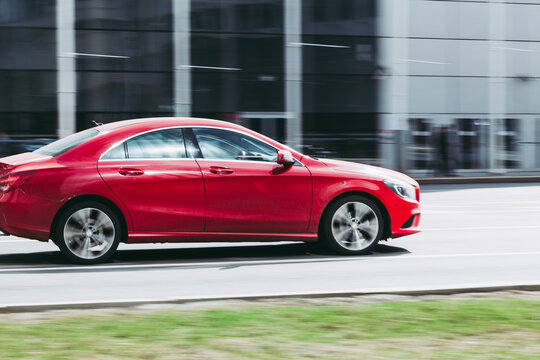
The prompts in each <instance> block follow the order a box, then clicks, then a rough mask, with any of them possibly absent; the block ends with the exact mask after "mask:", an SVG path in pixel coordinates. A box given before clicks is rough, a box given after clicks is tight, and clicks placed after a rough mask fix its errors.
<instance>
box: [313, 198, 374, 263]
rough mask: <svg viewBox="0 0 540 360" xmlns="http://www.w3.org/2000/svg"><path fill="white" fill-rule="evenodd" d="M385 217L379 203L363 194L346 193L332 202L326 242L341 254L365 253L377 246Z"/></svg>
mask: <svg viewBox="0 0 540 360" xmlns="http://www.w3.org/2000/svg"><path fill="white" fill-rule="evenodd" d="M383 229H384V218H383V216H382V214H381V210H380V209H379V207H378V206H377V205H376V204H375V203H374V202H373V201H371V200H370V199H368V198H365V197H363V196H356V195H354V196H347V197H343V198H341V199H338V200H337V201H335V202H334V203H332V204H330V205H329V208H328V209H327V211H326V212H325V217H324V219H323V224H322V232H323V234H322V235H323V236H324V240H326V245H327V246H328V247H329V248H330V249H331V250H333V251H335V252H338V253H340V254H349V255H354V254H362V253H366V252H368V251H369V250H371V249H373V248H374V247H375V246H377V243H378V242H379V240H380V239H381V237H382V234H383Z"/></svg>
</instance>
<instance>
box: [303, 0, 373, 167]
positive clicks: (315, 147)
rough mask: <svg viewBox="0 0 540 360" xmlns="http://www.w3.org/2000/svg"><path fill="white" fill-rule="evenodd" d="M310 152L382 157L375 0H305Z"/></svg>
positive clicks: (305, 92)
mask: <svg viewBox="0 0 540 360" xmlns="http://www.w3.org/2000/svg"><path fill="white" fill-rule="evenodd" d="M302 9H303V12H302V18H303V21H302V29H303V36H302V42H303V51H302V58H303V61H302V62H303V76H302V77H303V110H304V114H303V128H304V129H303V131H304V144H305V146H304V151H305V152H306V153H312V154H314V155H317V156H333V157H345V158H355V159H362V160H364V161H369V160H368V159H375V158H376V157H377V146H376V131H377V114H376V112H377V101H376V92H377V81H376V79H375V76H374V72H375V67H376V38H375V0H361V1H352V0H304V1H303V7H302Z"/></svg>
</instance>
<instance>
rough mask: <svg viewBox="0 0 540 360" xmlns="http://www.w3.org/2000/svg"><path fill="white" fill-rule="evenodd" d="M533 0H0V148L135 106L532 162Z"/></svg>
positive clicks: (420, 170)
mask: <svg viewBox="0 0 540 360" xmlns="http://www.w3.org/2000/svg"><path fill="white" fill-rule="evenodd" d="M538 19H540V1H533V0H519V1H515V2H513V1H502V0H492V1H464V0H459V1H451V0H449V1H434V0H153V1H148V0H0V155H1V156H5V155H8V154H12V153H17V152H23V151H32V150H34V149H36V148H38V147H39V146H42V145H44V144H46V143H48V142H50V141H53V140H54V139H56V138H58V137H63V136H66V135H68V134H70V133H73V132H76V131H79V130H82V129H85V128H88V127H91V126H93V125H92V121H93V120H94V121H97V122H103V123H108V122H112V121H118V120H124V119H129V118H137V117H150V116H197V117H210V118H215V119H222V120H227V121H232V122H235V123H239V124H242V125H244V126H247V127H249V128H251V129H254V130H256V131H259V132H261V133H263V134H266V135H268V136H271V137H273V138H276V139H277V140H279V141H282V142H284V143H286V144H289V145H290V146H292V147H294V148H296V149H298V150H300V151H302V152H304V153H306V154H310V155H313V156H317V157H332V158H340V159H347V160H351V161H359V162H364V163H369V164H375V165H381V166H385V167H389V168H393V169H398V170H401V171H405V172H407V173H409V174H411V175H414V176H434V175H435V176H437V175H468V174H492V173H510V172H512V173H532V172H537V171H540V101H538V99H537V98H538V97H539V95H540V81H539V79H540V22H539V21H538Z"/></svg>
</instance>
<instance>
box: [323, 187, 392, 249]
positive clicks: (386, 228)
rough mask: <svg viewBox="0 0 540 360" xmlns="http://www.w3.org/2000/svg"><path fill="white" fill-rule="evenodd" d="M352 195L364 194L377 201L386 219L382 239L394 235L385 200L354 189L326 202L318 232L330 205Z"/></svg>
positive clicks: (376, 203)
mask: <svg viewBox="0 0 540 360" xmlns="http://www.w3.org/2000/svg"><path fill="white" fill-rule="evenodd" d="M351 195H357V196H363V197H365V198H367V199H369V200H371V201H373V202H374V203H375V205H377V207H378V208H379V210H380V211H381V214H382V216H383V220H384V229H383V234H382V238H381V240H385V239H388V238H390V236H391V235H392V224H391V220H390V214H389V212H388V209H387V208H386V206H385V205H384V204H383V202H382V201H381V200H380V199H379V198H378V197H376V196H375V195H373V194H370V193H368V192H365V191H359V190H353V191H347V192H344V193H341V194H339V195H337V196H336V197H334V198H333V199H332V200H330V201H329V202H328V204H326V206H325V207H324V210H323V212H322V215H321V218H320V219H319V227H318V233H319V234H321V231H322V226H323V223H324V221H323V220H324V218H325V216H326V214H327V212H328V208H329V207H330V205H332V204H333V203H334V202H336V201H338V200H339V199H342V198H344V197H347V196H351Z"/></svg>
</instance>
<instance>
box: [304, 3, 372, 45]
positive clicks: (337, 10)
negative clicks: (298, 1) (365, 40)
mask: <svg viewBox="0 0 540 360" xmlns="http://www.w3.org/2000/svg"><path fill="white" fill-rule="evenodd" d="M375 1H376V0H303V5H302V28H303V32H304V33H305V34H318V35H365V36H374V35H375V16H376V14H375Z"/></svg>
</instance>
